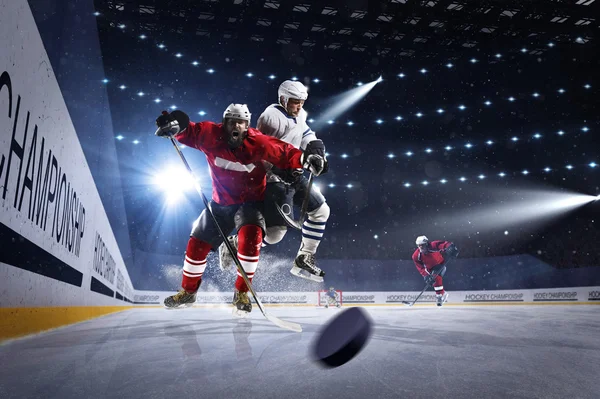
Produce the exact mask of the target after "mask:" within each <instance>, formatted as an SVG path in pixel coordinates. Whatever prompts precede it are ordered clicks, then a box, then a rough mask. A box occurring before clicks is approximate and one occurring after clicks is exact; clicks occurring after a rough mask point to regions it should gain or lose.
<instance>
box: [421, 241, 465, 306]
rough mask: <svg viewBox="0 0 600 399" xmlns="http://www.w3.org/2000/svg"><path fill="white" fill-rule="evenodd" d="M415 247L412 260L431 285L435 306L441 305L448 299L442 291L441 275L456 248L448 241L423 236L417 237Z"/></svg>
mask: <svg viewBox="0 0 600 399" xmlns="http://www.w3.org/2000/svg"><path fill="white" fill-rule="evenodd" d="M416 244H417V247H418V248H417V249H416V250H415V252H414V253H413V255H412V260H413V261H414V262H415V266H416V267H417V270H418V271H419V273H421V275H422V276H423V278H424V280H425V283H426V284H429V285H430V286H433V289H434V290H435V298H436V304H437V306H442V305H443V304H444V302H446V301H447V300H448V293H447V292H446V291H444V285H443V284H442V277H443V276H444V274H445V273H446V263H447V262H448V261H449V260H450V259H454V258H456V257H457V256H458V248H456V246H455V245H454V244H453V243H451V242H450V241H431V242H430V241H429V239H428V238H427V237H425V236H419V237H417V241H416Z"/></svg>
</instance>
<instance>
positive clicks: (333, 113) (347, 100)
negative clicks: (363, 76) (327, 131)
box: [313, 76, 383, 131]
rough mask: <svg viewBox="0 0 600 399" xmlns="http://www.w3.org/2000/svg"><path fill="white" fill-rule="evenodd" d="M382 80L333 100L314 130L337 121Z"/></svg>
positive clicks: (349, 91)
mask: <svg viewBox="0 0 600 399" xmlns="http://www.w3.org/2000/svg"><path fill="white" fill-rule="evenodd" d="M382 80H383V79H382V78H381V76H380V77H379V78H378V79H377V80H374V81H372V82H369V83H365V84H364V85H362V86H359V87H356V88H354V89H350V90H348V91H346V92H344V93H341V94H338V95H337V96H334V97H333V98H331V101H330V102H331V104H332V105H331V106H330V107H328V108H327V109H325V110H324V111H323V113H322V114H321V115H319V117H318V118H317V121H316V122H315V123H314V125H313V128H314V130H315V131H318V130H320V129H321V128H322V127H324V126H325V124H326V123H327V121H329V120H336V118H337V117H339V116H340V115H342V114H343V113H344V112H346V111H348V110H349V109H350V108H352V107H353V106H354V105H355V104H356V103H357V102H359V101H360V100H361V99H362V98H363V97H365V96H366V95H367V94H368V93H369V92H370V91H371V89H373V87H375V85H376V84H377V83H379V82H381V81H382Z"/></svg>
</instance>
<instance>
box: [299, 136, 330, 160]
mask: <svg viewBox="0 0 600 399" xmlns="http://www.w3.org/2000/svg"><path fill="white" fill-rule="evenodd" d="M304 154H305V155H304V156H305V157H307V156H308V155H310V154H316V155H320V156H321V158H323V159H325V144H323V141H322V140H318V139H317V140H313V141H309V142H308V144H307V145H306V149H305V150H304Z"/></svg>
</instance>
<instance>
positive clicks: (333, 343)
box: [313, 308, 371, 367]
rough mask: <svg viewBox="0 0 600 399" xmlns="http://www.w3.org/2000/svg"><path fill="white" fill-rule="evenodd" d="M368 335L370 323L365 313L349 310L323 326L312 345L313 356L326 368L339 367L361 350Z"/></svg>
mask: <svg viewBox="0 0 600 399" xmlns="http://www.w3.org/2000/svg"><path fill="white" fill-rule="evenodd" d="M370 335H371V321H370V320H369V315H368V314H367V312H365V311H364V310H363V309H361V308H349V309H347V310H344V311H343V312H341V313H340V314H338V315H337V316H336V317H334V318H333V319H332V320H331V321H330V322H329V323H328V324H327V325H325V327H324V328H323V330H322V331H321V333H320V334H319V335H318V337H317V341H316V342H315V344H314V347H313V353H314V356H315V358H316V359H317V361H319V362H320V363H321V364H322V365H324V366H326V367H339V366H341V365H343V364H345V363H347V362H348V361H350V359H352V358H353V357H354V356H356V355H357V354H358V352H360V351H361V350H362V349H363V347H364V346H365V345H366V343H367V341H368V339H369V336H370Z"/></svg>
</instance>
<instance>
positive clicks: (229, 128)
mask: <svg viewBox="0 0 600 399" xmlns="http://www.w3.org/2000/svg"><path fill="white" fill-rule="evenodd" d="M223 126H224V128H225V133H227V144H229V147H231V148H238V147H239V146H241V145H242V143H243V142H244V139H245V138H246V133H247V132H248V121H245V120H242V119H233V118H227V119H225V123H223Z"/></svg>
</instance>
